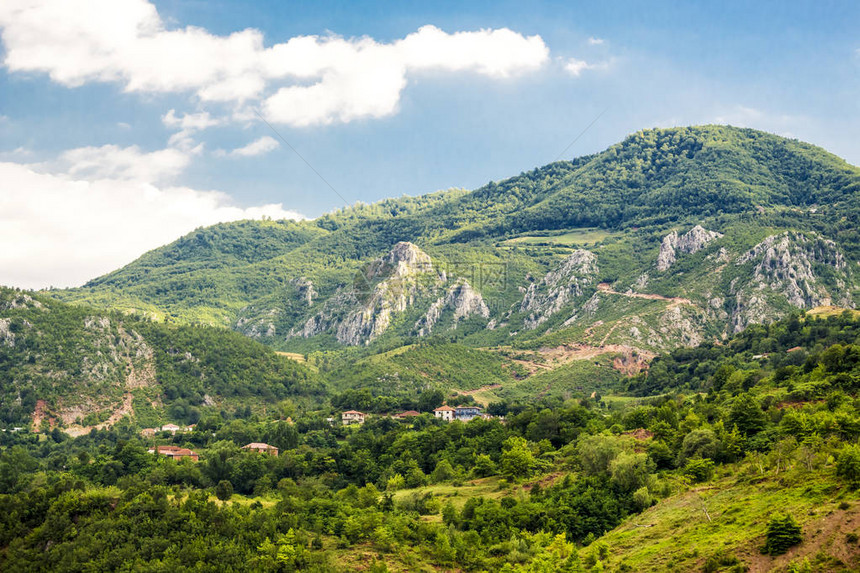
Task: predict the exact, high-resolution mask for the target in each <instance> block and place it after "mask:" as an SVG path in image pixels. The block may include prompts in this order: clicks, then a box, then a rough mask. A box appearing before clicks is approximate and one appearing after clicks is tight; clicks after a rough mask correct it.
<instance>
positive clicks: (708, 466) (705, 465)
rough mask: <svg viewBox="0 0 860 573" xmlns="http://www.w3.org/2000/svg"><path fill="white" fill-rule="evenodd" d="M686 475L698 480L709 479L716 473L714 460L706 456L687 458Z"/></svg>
mask: <svg viewBox="0 0 860 573" xmlns="http://www.w3.org/2000/svg"><path fill="white" fill-rule="evenodd" d="M684 475H686V476H689V477H690V478H692V479H693V481H696V482H703V481H708V480H709V479H711V477H713V475H714V461H713V460H709V459H706V458H693V459H691V460H687V464H686V465H685V466H684Z"/></svg>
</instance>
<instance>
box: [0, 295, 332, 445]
mask: <svg viewBox="0 0 860 573" xmlns="http://www.w3.org/2000/svg"><path fill="white" fill-rule="evenodd" d="M323 391H324V385H323V383H322V381H321V380H320V378H319V377H318V376H317V374H315V373H314V372H313V371H311V370H309V369H308V368H307V367H306V366H304V365H301V364H298V363H296V362H294V361H292V360H289V359H287V358H285V357H282V356H279V355H277V354H276V353H275V352H274V351H272V350H271V349H270V348H268V347H266V346H263V345H261V344H259V343H257V342H255V341H253V340H250V339H248V338H247V337H244V336H242V335H240V334H237V333H234V332H230V331H228V330H226V329H222V328H214V327H192V326H176V325H165V324H159V323H154V322H150V321H148V320H144V319H140V318H136V317H133V316H126V315H122V314H118V313H104V312H100V311H96V310H93V309H91V308H87V307H83V306H70V305H66V304H62V303H58V302H56V301H53V300H51V299H49V298H46V297H43V296H39V295H32V296H31V295H30V294H27V293H24V292H21V291H15V290H11V289H0V421H2V423H3V425H4V426H6V425H9V426H24V425H28V424H30V423H33V424H34V425H35V426H36V427H37V428H39V427H40V426H41V425H42V423H43V422H44V423H46V424H47V425H49V426H53V425H55V424H59V425H64V426H66V427H69V428H74V429H73V432H77V433H80V432H82V431H84V430H85V429H87V428H88V427H90V426H96V425H99V424H103V423H115V422H117V421H118V420H119V419H121V418H122V417H124V416H126V415H128V416H133V417H135V416H136V418H137V422H138V423H140V424H141V425H156V424H159V423H160V422H166V421H174V422H185V423H194V422H196V421H197V418H199V415H200V410H199V409H200V408H201V407H203V406H212V407H218V408H221V409H222V410H227V411H231V410H233V409H235V408H237V407H244V406H249V405H253V407H254V408H255V409H259V408H261V407H264V406H265V405H266V404H275V403H277V402H278V401H279V400H283V399H285V398H292V399H294V400H297V401H298V402H305V403H316V402H317V401H318V400H319V398H320V396H321V394H322V393H323Z"/></svg>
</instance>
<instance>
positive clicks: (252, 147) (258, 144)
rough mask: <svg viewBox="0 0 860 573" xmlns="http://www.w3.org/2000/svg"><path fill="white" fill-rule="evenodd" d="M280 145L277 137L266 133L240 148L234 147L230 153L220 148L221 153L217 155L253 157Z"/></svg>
mask: <svg viewBox="0 0 860 573" xmlns="http://www.w3.org/2000/svg"><path fill="white" fill-rule="evenodd" d="M280 146H281V144H280V143H278V140H277V139H275V138H273V137H269V136H268V135H264V136H263V137H261V138H260V139H255V140H254V141H252V142H251V143H249V144H248V145H246V146H244V147H240V148H238V149H234V150H233V151H231V152H230V153H227V152H225V151H223V150H219V151H220V153H217V155H220V156H225V155H229V156H231V157H253V156H255V155H263V154H265V153H269V152H270V151H274V150H275V149H277V148H278V147H280Z"/></svg>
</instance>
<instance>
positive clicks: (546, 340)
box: [50, 126, 860, 352]
mask: <svg viewBox="0 0 860 573" xmlns="http://www.w3.org/2000/svg"><path fill="white" fill-rule="evenodd" d="M858 190H860V169H857V168H856V167H853V166H851V165H849V164H847V163H845V162H844V161H842V160H841V159H839V158H837V157H835V156H833V155H831V154H829V153H827V152H826V151H824V150H822V149H820V148H816V147H814V146H811V145H809V144H806V143H803V142H799V141H796V140H789V139H785V138H781V137H778V136H774V135H770V134H766V133H763V132H758V131H755V130H750V129H741V128H732V127H727V126H700V127H688V128H671V129H654V130H644V131H640V132H637V133H635V134H633V135H631V136H629V137H627V138H625V139H624V140H623V141H622V142H620V143H618V144H615V145H613V146H610V147H609V148H608V149H607V150H605V151H603V152H601V153H597V154H593V155H590V156H585V157H581V158H577V159H574V160H572V161H562V162H556V163H553V164H550V165H547V166H544V167H541V168H538V169H535V170H532V171H529V172H526V173H523V174H520V175H519V176H515V177H512V178H510V179H507V180H504V181H500V182H492V183H490V184H488V185H486V186H484V187H482V188H480V189H477V190H475V191H472V192H464V191H462V190H454V191H450V192H440V193H435V194H431V195H428V196H423V197H415V198H403V199H397V200H393V199H392V200H385V201H382V202H379V203H376V204H373V205H358V206H355V207H352V208H347V209H343V210H341V211H338V212H335V213H332V214H328V215H324V216H322V217H320V218H318V219H316V220H313V221H301V222H293V221H262V222H250V221H243V222H238V223H229V224H221V225H216V226H214V227H208V228H205V229H198V230H196V231H194V232H192V233H190V234H189V235H186V236H185V237H183V238H181V239H179V240H177V241H175V242H174V243H172V244H170V245H167V246H165V247H162V248H160V249H156V250H155V251H151V252H150V253H147V254H146V255H144V256H142V257H141V258H139V259H138V260H137V261H135V262H133V263H131V264H130V265H127V266H126V267H123V268H122V269H118V270H117V271H114V272H113V273H109V274H108V275H105V276H103V277H99V278H97V279H94V280H93V281H90V282H89V283H87V285H86V286H85V287H83V288H80V289H71V290H68V291H52V292H51V293H50V294H51V296H55V297H57V298H59V299H61V300H66V301H71V302H84V303H86V304H90V305H94V306H106V307H111V308H118V309H124V310H130V311H135V312H143V313H149V314H151V315H154V316H156V317H158V318H162V319H163V318H167V319H168V320H173V321H177V322H180V323H204V324H214V325H219V326H226V327H229V328H232V329H235V330H238V331H240V332H243V333H245V334H248V335H250V336H253V337H255V338H257V339H259V340H260V341H262V342H264V343H267V344H269V345H272V346H274V347H275V348H277V349H281V350H288V351H297V352H313V351H332V350H335V351H336V350H339V349H343V348H344V347H345V346H356V345H359V346H370V347H372V348H383V347H395V346H397V345H402V344H408V343H410V341H411V340H412V339H414V338H415V337H416V336H417V335H418V334H419V331H421V328H417V329H416V325H417V324H419V323H420V322H421V321H422V320H426V318H427V317H432V318H434V326H433V327H432V330H433V333H434V335H436V336H444V337H449V338H452V339H455V340H458V341H460V342H462V343H464V344H466V345H469V346H493V345H499V344H508V343H510V342H513V343H514V345H520V346H523V347H534V346H535V345H545V344H556V343H568V342H587V340H582V337H583V336H586V335H587V334H594V335H595V337H596V335H597V334H598V333H600V334H601V338H600V339H598V340H601V341H602V342H603V343H606V344H609V343H618V344H631V343H632V344H634V345H638V346H640V347H641V349H642V350H643V351H644V350H648V351H655V350H657V351H659V350H665V349H671V348H673V347H675V346H677V345H679V344H692V343H697V342H701V341H703V340H718V339H719V338H721V337H724V336H727V335H729V334H731V333H732V332H736V331H738V330H739V329H742V328H744V327H745V326H746V325H747V324H749V323H751V322H760V321H768V320H773V319H776V318H779V317H781V316H785V315H786V314H787V313H788V312H790V310H791V309H802V308H811V307H812V306H818V305H819V304H825V303H826V304H829V303H834V304H839V305H841V306H846V307H853V306H855V305H856V302H857V300H858V298H857V292H858V291H857V285H856V284H855V280H856V279H855V274H856V273H855V272H854V269H855V267H856V264H855V261H856V260H857V256H858V253H860V237H858V234H857V232H856V226H855V225H854V223H855V222H856V218H857V214H856V213H857V212H858V210H857V209H855V207H856V204H857V198H858V194H857V193H856V191H858ZM776 237H780V238H779V239H777V238H776ZM768 241H770V243H768ZM405 243H408V244H411V245H414V247H415V248H416V249H418V250H419V251H420V252H421V253H423V254H424V255H425V256H426V257H427V260H428V261H429V263H428V264H429V265H430V266H432V267H433V268H434V269H436V270H435V271H434V272H436V275H435V276H434V278H432V279H430V275H432V274H433V273H429V274H428V275H427V276H426V277H424V278H427V279H429V282H430V283H433V282H434V281H435V283H436V284H434V285H433V286H432V288H429V285H420V288H419V285H415V288H414V289H412V290H410V292H409V296H407V297H406V298H405V299H403V298H397V297H395V298H397V300H395V299H394V298H388V299H386V298H385V296H382V295H381V294H380V293H379V292H377V293H376V294H375V295H373V294H372V293H371V297H372V296H376V298H375V299H374V300H375V303H374V305H375V309H372V310H369V311H368V309H367V308H363V307H362V304H361V302H362V301H360V300H359V298H361V296H364V295H366V294H367V293H362V292H360V291H361V288H359V289H358V290H356V284H357V281H360V280H362V279H361V277H362V273H363V272H365V271H366V270H367V269H368V268H369V267H370V266H372V265H374V264H378V263H375V262H374V261H380V260H382V259H384V258H385V257H386V256H388V257H391V256H392V249H396V246H397V245H398V244H405ZM756 249H758V250H757V251H756ZM577 251H582V252H586V253H590V255H589V256H593V257H594V259H595V260H594V263H593V266H594V267H595V273H594V276H593V277H591V278H589V279H587V280H586V281H585V283H583V284H587V288H582V287H581V286H580V287H579V288H578V289H576V288H575V289H573V290H569V291H568V290H565V289H568V287H569V286H570V284H569V282H567V283H565V284H564V285H562V286H561V287H559V288H561V289H562V290H564V292H567V294H565V295H563V296H561V298H559V296H556V297H555V299H554V300H555V302H554V304H555V305H556V307H557V308H552V307H551V306H549V307H546V308H543V309H539V308H537V307H535V308H530V307H532V306H534V305H535V304H536V303H535V300H536V299H535V297H536V296H537V290H539V289H538V286H537V285H540V284H543V282H542V281H546V280H549V279H550V278H551V277H552V275H553V273H558V272H560V269H559V267H558V265H559V262H560V261H562V260H564V259H565V258H567V257H570V256H572V255H573V253H575V252H577ZM750 253H754V254H750ZM580 256H582V255H580ZM744 257H745V258H744ZM754 259H755V260H754ZM839 261H842V262H839ZM845 261H848V262H847V263H846V262H845ZM745 273H748V274H749V275H750V276H752V277H753V279H754V281H753V283H754V284H753V283H749V281H747V280H746V278H745ZM564 280H565V281H569V280H570V277H567V278H565V279H564ZM577 280H578V281H582V280H585V279H584V278H581V279H577ZM424 282H427V281H424ZM598 283H607V284H609V285H611V286H612V290H614V291H617V292H627V291H630V292H638V293H641V294H653V295H655V296H657V297H668V298H673V297H681V298H687V299H689V300H690V301H691V304H690V305H683V306H677V305H675V306H672V307H671V308H664V307H667V306H668V305H666V304H663V302H661V301H660V300H659V298H656V299H653V300H644V299H640V300H625V301H622V302H623V303H624V304H625V305H627V308H626V309H621V308H608V307H607V303H606V300H607V296H609V295H607V293H606V292H604V293H600V292H598V289H597V286H596V285H597V284H598ZM748 283H749V284H748ZM380 284H383V285H384V281H382V282H381V283H379V284H375V285H373V288H387V287H385V286H379V285H380ZM458 284H460V285H465V284H468V285H469V286H468V288H467V289H466V290H465V293H466V294H467V295H468V297H467V298H469V299H470V300H472V303H471V304H472V307H473V312H471V313H469V314H468V315H466V316H465V317H464V316H460V315H457V319H456V320H455V319H454V318H453V316H454V315H455V314H457V312H458V311H457V310H456V309H455V308H454V307H455V306H456V304H457V301H456V300H454V298H452V297H450V296H448V295H446V294H443V291H444V292H453V291H451V289H456V288H457V286H456V285H458ZM786 285H787V286H786ZM424 287H428V288H424ZM536 289H537V290H536ZM461 291H462V289H461ZM560 292H561V291H560ZM529 293H531V294H529ZM357 294H358V295H359V296H358V297H357V296H356V295H357ZM388 294H389V295H391V293H390V292H389V293H388ZM556 294H557V295H558V293H556ZM455 298H456V297H455ZM616 298H617V297H616ZM478 299H480V300H478ZM440 301H441V302H440ZM601 301H603V302H601ZM461 304H462V303H461ZM327 305H328V306H327ZM372 306H373V305H372ZM472 307H470V308H472ZM527 307H529V308H528V309H527ZM347 308H349V309H351V311H350V312H352V315H351V316H352V317H353V318H352V319H351V320H352V326H351V327H344V326H343V324H344V323H343V320H342V317H341V318H333V317H328V318H326V317H324V316H323V315H322V314H320V313H321V312H322V311H321V310H320V309H329V310H331V309H336V310H337V311H338V312H340V311H345V309H347ZM551 308H552V312H551V313H549V315H547V312H546V311H547V310H550V309H551ZM392 310H393V313H392ZM461 310H462V309H461ZM527 310H528V312H526V311H527ZM332 312H334V311H332ZM535 312H537V314H535ZM550 315H551V316H556V317H560V316H561V315H566V316H563V317H562V318H563V319H562V318H557V319H556V320H555V321H553V320H550ZM443 317H446V324H445V325H442V326H440V325H437V324H435V322H438V320H439V319H441V318H443ZM324 318H326V320H323V319H324ZM329 319H331V320H329ZM622 322H623V323H631V324H630V326H629V327H628V328H626V333H627V334H626V335H622V334H623V333H624V332H625V330H624V329H622V330H619V329H618V328H615V329H612V325H613V324H614V325H618V324H620V323H622ZM374 325H376V326H374ZM382 325H384V327H383V326H382ZM455 326H456V328H455ZM339 329H340V330H339ZM607 329H612V330H610V331H609V334H607V332H605V330H607ZM636 331H639V332H640V336H638V337H637V336H635V332H636ZM642 332H648V334H647V335H642V334H641V333H642ZM631 333H632V334H631ZM296 334H300V336H298V337H296ZM613 337H614V338H613Z"/></svg>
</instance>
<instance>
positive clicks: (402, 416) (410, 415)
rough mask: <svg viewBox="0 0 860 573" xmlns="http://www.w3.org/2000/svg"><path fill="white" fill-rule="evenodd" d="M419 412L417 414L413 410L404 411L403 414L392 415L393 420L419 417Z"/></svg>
mask: <svg viewBox="0 0 860 573" xmlns="http://www.w3.org/2000/svg"><path fill="white" fill-rule="evenodd" d="M420 415H421V412H417V411H415V410H406V411H405V412H399V413H397V414H394V416H393V417H394V418H397V419H398V420H408V419H409V418H415V417H416V416H420Z"/></svg>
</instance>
